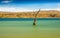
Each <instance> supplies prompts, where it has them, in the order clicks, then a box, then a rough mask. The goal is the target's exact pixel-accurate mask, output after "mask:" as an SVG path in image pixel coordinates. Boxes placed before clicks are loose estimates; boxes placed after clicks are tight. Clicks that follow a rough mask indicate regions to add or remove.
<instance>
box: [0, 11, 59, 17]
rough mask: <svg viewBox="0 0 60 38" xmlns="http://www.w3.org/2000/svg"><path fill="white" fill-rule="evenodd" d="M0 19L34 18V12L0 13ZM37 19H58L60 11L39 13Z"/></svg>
mask: <svg viewBox="0 0 60 38" xmlns="http://www.w3.org/2000/svg"><path fill="white" fill-rule="evenodd" d="M35 13H36V12H35ZM0 18H34V12H14V13H12V12H0ZM37 18H60V11H54V10H51V11H40V12H39V14H38V15H37Z"/></svg>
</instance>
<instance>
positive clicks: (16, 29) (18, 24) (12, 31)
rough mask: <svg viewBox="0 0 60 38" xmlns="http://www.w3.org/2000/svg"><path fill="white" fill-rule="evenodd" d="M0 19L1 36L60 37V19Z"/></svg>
mask: <svg viewBox="0 0 60 38" xmlns="http://www.w3.org/2000/svg"><path fill="white" fill-rule="evenodd" d="M32 22H33V21H0V38H60V20H54V21H52V20H45V21H43V20H41V21H37V25H36V26H33V25H32Z"/></svg>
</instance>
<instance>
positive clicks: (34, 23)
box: [33, 9, 40, 26]
mask: <svg viewBox="0 0 60 38" xmlns="http://www.w3.org/2000/svg"><path fill="white" fill-rule="evenodd" d="M39 12H40V9H39V11H37V13H36V14H35V13H34V16H35V17H34V22H33V25H34V26H35V25H36V19H37V15H38V13H39Z"/></svg>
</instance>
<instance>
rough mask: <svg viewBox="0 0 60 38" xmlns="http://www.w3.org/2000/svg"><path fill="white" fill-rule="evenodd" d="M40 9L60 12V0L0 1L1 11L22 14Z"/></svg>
mask: <svg viewBox="0 0 60 38" xmlns="http://www.w3.org/2000/svg"><path fill="white" fill-rule="evenodd" d="M38 9H41V10H58V11H60V0H0V11H8V12H22V11H33V10H34V11H36V10H38Z"/></svg>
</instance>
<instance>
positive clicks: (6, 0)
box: [1, 0, 12, 3]
mask: <svg viewBox="0 0 60 38" xmlns="http://www.w3.org/2000/svg"><path fill="white" fill-rule="evenodd" d="M10 2H12V1H8V0H5V1H2V2H1V3H10Z"/></svg>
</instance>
